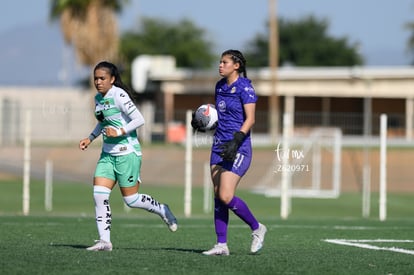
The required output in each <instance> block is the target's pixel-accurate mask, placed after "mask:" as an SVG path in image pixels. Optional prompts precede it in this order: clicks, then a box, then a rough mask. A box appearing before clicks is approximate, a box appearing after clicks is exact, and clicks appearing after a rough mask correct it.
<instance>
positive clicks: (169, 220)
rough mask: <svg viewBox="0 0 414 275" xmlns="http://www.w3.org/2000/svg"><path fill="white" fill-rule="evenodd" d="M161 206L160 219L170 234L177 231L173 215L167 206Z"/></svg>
mask: <svg viewBox="0 0 414 275" xmlns="http://www.w3.org/2000/svg"><path fill="white" fill-rule="evenodd" d="M162 206H163V208H164V215H163V216H161V218H162V219H163V221H164V222H165V223H166V224H167V226H168V228H169V229H170V230H171V231H172V232H175V231H177V228H178V225H177V219H176V218H175V217H174V214H173V213H172V212H171V210H170V208H169V207H168V205H167V204H163V205H162Z"/></svg>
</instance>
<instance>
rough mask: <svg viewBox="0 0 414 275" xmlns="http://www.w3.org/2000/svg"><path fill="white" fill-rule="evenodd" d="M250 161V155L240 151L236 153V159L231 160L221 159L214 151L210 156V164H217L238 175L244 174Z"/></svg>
mask: <svg viewBox="0 0 414 275" xmlns="http://www.w3.org/2000/svg"><path fill="white" fill-rule="evenodd" d="M251 161H252V156H251V155H243V154H241V153H240V152H238V153H237V155H236V159H235V160H234V161H233V162H231V161H226V160H223V159H222V158H221V157H220V155H219V154H218V153H216V152H214V151H212V152H211V156H210V166H211V165H219V166H221V167H223V168H224V169H225V170H227V171H231V172H233V173H235V174H236V175H239V176H240V177H243V176H244V174H246V172H247V170H248V169H249V166H250V162H251Z"/></svg>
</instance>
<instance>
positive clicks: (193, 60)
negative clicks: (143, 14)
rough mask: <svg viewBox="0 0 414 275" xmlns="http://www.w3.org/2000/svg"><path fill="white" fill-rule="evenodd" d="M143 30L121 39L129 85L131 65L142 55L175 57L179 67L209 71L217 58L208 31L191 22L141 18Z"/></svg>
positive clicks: (128, 34) (124, 35)
mask: <svg viewBox="0 0 414 275" xmlns="http://www.w3.org/2000/svg"><path fill="white" fill-rule="evenodd" d="M139 25H140V26H141V27H140V28H139V29H137V30H130V31H127V32H125V33H124V34H123V35H122V37H121V49H120V51H121V54H122V57H123V59H124V62H123V63H124V70H125V71H124V74H125V76H124V79H125V81H126V82H127V83H129V84H130V75H131V74H130V72H131V68H130V64H131V63H132V61H133V60H134V59H135V58H136V57H137V56H139V55H142V54H149V55H151V54H152V55H172V56H174V57H175V58H176V62H177V66H178V67H187V68H193V69H200V68H207V67H210V66H211V65H212V62H213V61H214V60H215V58H216V56H215V55H213V53H212V48H213V45H212V43H211V42H210V41H208V39H207V38H206V35H207V33H206V31H205V30H203V29H201V28H199V27H197V26H196V25H194V23H192V22H191V21H190V20H187V19H183V20H181V21H179V22H177V23H174V22H168V21H165V20H162V19H155V18H142V20H141V23H140V24H139Z"/></svg>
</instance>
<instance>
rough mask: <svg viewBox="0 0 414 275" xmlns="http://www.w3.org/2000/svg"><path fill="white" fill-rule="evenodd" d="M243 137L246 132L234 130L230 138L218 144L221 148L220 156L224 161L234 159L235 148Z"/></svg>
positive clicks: (237, 147)
mask: <svg viewBox="0 0 414 275" xmlns="http://www.w3.org/2000/svg"><path fill="white" fill-rule="evenodd" d="M245 137H246V134H245V133H243V132H242V131H239V132H235V133H234V134H233V139H232V140H230V141H229V142H226V143H224V144H223V145H221V146H220V148H221V149H222V150H221V153H220V156H221V157H222V158H223V159H224V160H226V161H234V160H235V159H236V155H237V149H239V146H240V144H241V143H242V141H243V140H244V138H245Z"/></svg>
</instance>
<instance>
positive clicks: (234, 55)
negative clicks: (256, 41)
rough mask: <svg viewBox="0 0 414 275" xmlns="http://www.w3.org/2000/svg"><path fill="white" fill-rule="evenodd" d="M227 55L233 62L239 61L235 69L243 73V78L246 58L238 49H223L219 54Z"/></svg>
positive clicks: (245, 75) (245, 73)
mask: <svg viewBox="0 0 414 275" xmlns="http://www.w3.org/2000/svg"><path fill="white" fill-rule="evenodd" d="M225 55H229V56H230V57H231V59H232V60H233V62H234V63H239V65H240V66H239V69H238V70H237V71H238V72H239V73H240V74H243V76H244V77H245V78H247V71H246V63H247V62H246V58H244V56H243V54H242V53H241V52H240V51H238V50H227V51H224V52H223V53H222V54H221V56H225Z"/></svg>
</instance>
